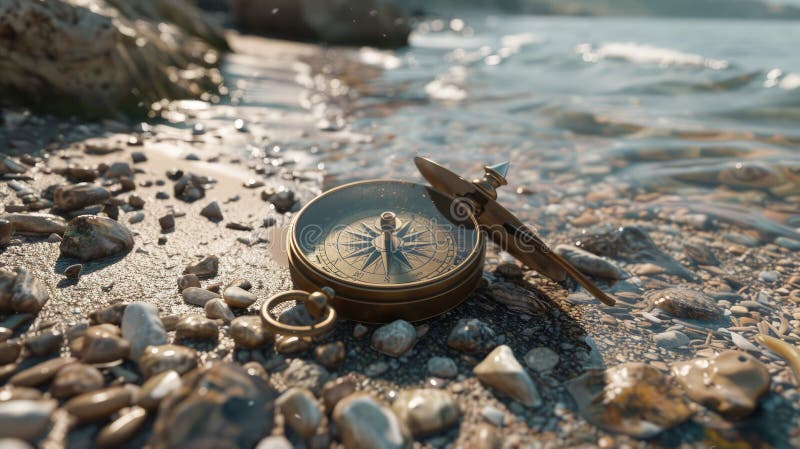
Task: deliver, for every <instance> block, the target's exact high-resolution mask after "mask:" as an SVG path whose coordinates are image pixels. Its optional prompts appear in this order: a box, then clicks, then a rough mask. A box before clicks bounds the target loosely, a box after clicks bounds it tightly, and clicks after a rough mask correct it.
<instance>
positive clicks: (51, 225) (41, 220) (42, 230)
mask: <svg viewBox="0 0 800 449" xmlns="http://www.w3.org/2000/svg"><path fill="white" fill-rule="evenodd" d="M0 219H3V220H5V221H8V222H10V223H11V224H12V225H13V226H14V232H25V233H29V234H45V235H50V234H58V235H61V234H63V233H64V231H65V230H66V229H67V222H66V221H65V220H64V219H63V218H61V217H59V216H58V215H51V214H37V213H33V214H29V213H25V214H21V213H11V214H3V215H0Z"/></svg>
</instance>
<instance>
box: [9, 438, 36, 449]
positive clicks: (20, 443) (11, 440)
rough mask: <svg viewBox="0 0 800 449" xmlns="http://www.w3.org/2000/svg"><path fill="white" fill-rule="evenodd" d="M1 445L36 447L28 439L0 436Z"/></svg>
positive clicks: (19, 447)
mask: <svg viewBox="0 0 800 449" xmlns="http://www.w3.org/2000/svg"><path fill="white" fill-rule="evenodd" d="M0 447H2V448H3V449H35V448H34V447H33V446H31V445H30V444H29V443H28V442H27V441H23V440H20V439H18V438H0Z"/></svg>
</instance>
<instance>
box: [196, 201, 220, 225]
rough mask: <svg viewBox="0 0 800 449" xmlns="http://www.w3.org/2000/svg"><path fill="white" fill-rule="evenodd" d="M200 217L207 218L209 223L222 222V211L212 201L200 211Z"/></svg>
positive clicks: (217, 204)
mask: <svg viewBox="0 0 800 449" xmlns="http://www.w3.org/2000/svg"><path fill="white" fill-rule="evenodd" d="M200 215H202V216H204V217H206V218H208V219H209V220H211V221H222V219H223V217H222V209H220V208H219V203H217V202H216V201H212V202H210V203H208V205H207V206H206V207H204V208H203V209H201V210H200Z"/></svg>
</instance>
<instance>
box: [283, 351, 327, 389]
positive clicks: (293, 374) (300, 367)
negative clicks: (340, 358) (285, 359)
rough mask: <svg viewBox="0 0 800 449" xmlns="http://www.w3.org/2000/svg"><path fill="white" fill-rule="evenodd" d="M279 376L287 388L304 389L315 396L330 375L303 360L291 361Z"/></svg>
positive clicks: (321, 368) (318, 366) (322, 368)
mask: <svg viewBox="0 0 800 449" xmlns="http://www.w3.org/2000/svg"><path fill="white" fill-rule="evenodd" d="M281 376H282V378H283V382H284V383H285V384H286V385H287V386H290V387H298V388H306V389H308V390H311V391H312V392H313V393H314V394H317V393H319V391H320V389H321V388H322V385H323V384H325V382H326V381H327V380H328V377H329V376H330V375H329V374H328V371H327V370H326V369H325V368H324V367H322V366H321V365H317V364H316V363H314V362H309V361H306V360H303V359H293V360H292V361H291V363H289V366H288V367H287V368H286V369H285V370H284V371H283V372H282V373H281Z"/></svg>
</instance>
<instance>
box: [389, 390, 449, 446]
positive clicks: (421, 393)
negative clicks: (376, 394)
mask: <svg viewBox="0 0 800 449" xmlns="http://www.w3.org/2000/svg"><path fill="white" fill-rule="evenodd" d="M392 409H393V410H394V412H395V413H396V414H397V418H398V419H399V420H400V422H402V423H403V424H404V425H405V427H406V428H407V429H409V430H410V431H411V434H412V435H414V436H415V437H416V436H420V435H429V434H431V433H436V432H440V431H442V430H445V429H447V428H448V427H450V426H452V425H453V424H455V423H456V421H458V418H459V416H460V415H461V411H460V409H459V407H458V403H457V402H456V400H455V398H453V396H452V395H451V394H450V393H449V392H447V391H445V390H438V389H434V388H418V389H412V390H405V391H401V392H400V393H399V394H398V395H397V398H396V399H395V401H394V403H393V404H392Z"/></svg>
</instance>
